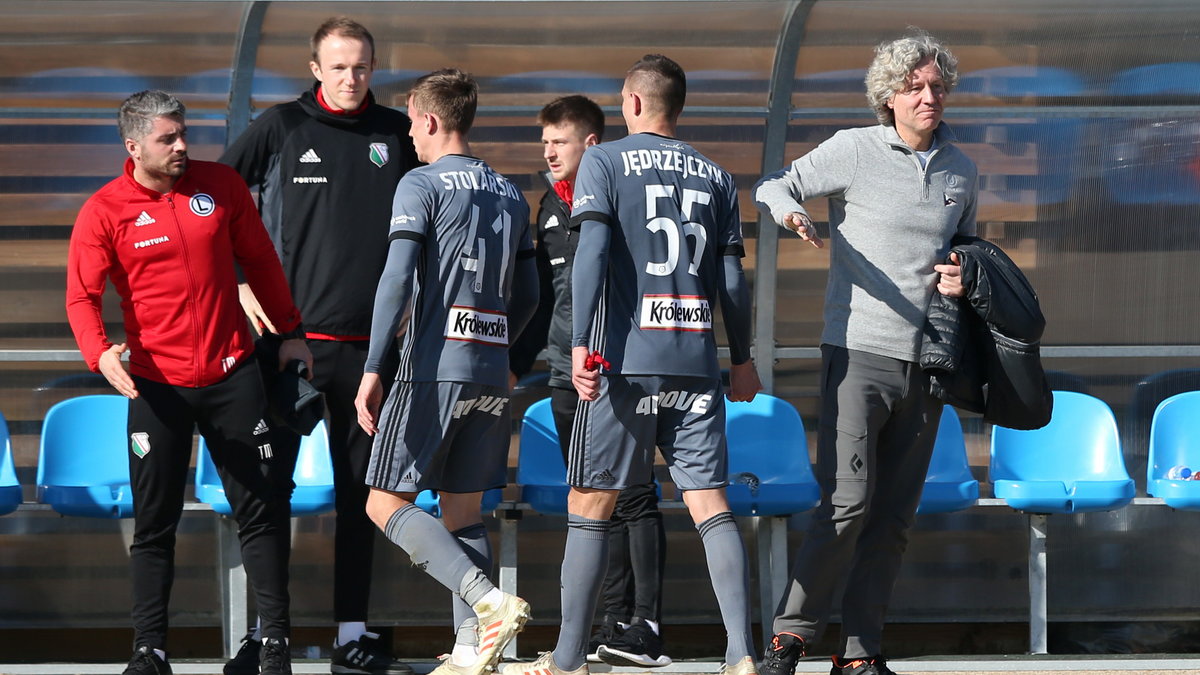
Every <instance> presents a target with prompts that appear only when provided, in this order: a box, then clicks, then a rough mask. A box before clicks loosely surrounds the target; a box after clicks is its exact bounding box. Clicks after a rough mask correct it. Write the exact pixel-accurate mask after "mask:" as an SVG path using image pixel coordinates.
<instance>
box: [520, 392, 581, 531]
mask: <svg viewBox="0 0 1200 675" xmlns="http://www.w3.org/2000/svg"><path fill="white" fill-rule="evenodd" d="M517 485H520V486H521V501H523V502H527V503H528V504H529V505H530V506H532V507H533V510H535V511H537V512H538V513H559V514H562V513H566V512H567V494H568V493H570V491H571V488H570V487H568V486H567V466H566V464H564V463H563V458H562V450H561V449H560V448H559V445H558V431H557V430H556V429H555V427H554V416H553V415H552V414H551V412H550V399H548V398H544V399H542V400H540V401H538V402H536V403H534V404H533V405H531V406H529V407H528V408H526V409H525V417H524V418H523V419H522V420H521V449H520V454H519V456H518V457H517Z"/></svg>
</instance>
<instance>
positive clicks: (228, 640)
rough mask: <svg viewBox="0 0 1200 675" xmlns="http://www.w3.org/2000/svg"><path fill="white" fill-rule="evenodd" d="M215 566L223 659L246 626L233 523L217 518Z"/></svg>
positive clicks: (239, 548)
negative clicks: (218, 591)
mask: <svg viewBox="0 0 1200 675" xmlns="http://www.w3.org/2000/svg"><path fill="white" fill-rule="evenodd" d="M217 556H218V558H219V561H220V566H219V567H218V568H217V575H218V577H219V578H218V580H217V581H218V582H219V584H220V587H221V635H222V638H223V640H222V642H224V646H225V658H227V659H228V658H233V655H234V653H236V652H237V649H238V646H239V644H240V643H241V641H242V636H243V635H245V634H246V631H247V630H248V627H249V618H248V616H247V614H248V611H249V610H248V604H247V601H246V593H247V591H248V590H249V589H248V588H247V586H246V569H245V568H244V567H242V546H241V543H240V542H239V541H238V536H237V522H235V521H234V520H233V519H232V518H226V517H224V516H218V517H217Z"/></svg>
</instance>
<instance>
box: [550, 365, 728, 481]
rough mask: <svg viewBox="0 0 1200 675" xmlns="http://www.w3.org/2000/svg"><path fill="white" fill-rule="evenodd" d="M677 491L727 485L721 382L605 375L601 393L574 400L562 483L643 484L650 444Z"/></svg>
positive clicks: (647, 478)
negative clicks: (586, 399) (575, 408)
mask: <svg viewBox="0 0 1200 675" xmlns="http://www.w3.org/2000/svg"><path fill="white" fill-rule="evenodd" d="M655 447H657V448H658V449H659V450H660V451H661V452H662V454H663V458H664V459H665V460H666V462H667V466H668V468H669V469H670V471H671V479H672V480H673V481H674V482H675V486H676V487H677V488H679V489H681V490H703V489H706V488H720V487H725V485H727V484H728V482H729V480H728V466H729V454H728V451H727V449H726V445H725V396H724V390H723V388H722V387H721V381H720V380H715V379H709V378H705V377H683V376H676V375H667V376H661V375H628V376H626V375H608V376H605V377H601V378H600V397H599V398H597V399H596V400H595V401H580V402H579V407H578V409H577V411H576V415H575V425H574V427H573V428H572V429H571V450H570V456H569V462H568V467H567V482H568V483H570V484H571V485H573V486H575V487H580V488H595V489H601V490H621V489H624V488H626V487H629V486H631V485H644V484H646V483H649V482H650V479H651V477H652V475H653V469H654V449H655Z"/></svg>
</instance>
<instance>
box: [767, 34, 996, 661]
mask: <svg viewBox="0 0 1200 675" xmlns="http://www.w3.org/2000/svg"><path fill="white" fill-rule="evenodd" d="M956 68H957V61H956V60H955V58H954V56H953V55H952V54H951V53H950V52H949V50H947V49H946V48H945V47H944V46H942V45H941V44H939V43H938V42H937V41H936V40H935V39H934V38H932V37H930V36H929V35H927V34H924V33H914V34H911V35H908V36H906V37H902V38H899V39H897V40H893V41H889V42H885V43H883V44H881V45H879V46H878V47H877V48H876V50H875V60H874V61H873V62H872V63H871V66H870V68H869V69H868V71H867V77H866V88H867V99H868V100H869V101H870V104H871V107H872V109H873V110H874V111H875V114H876V116H877V117H878V118H879V122H880V124H879V125H877V126H871V127H864V128H859V129H846V130H842V131H839V132H837V133H836V134H834V136H833V137H832V138H830V139H829V140H827V141H825V142H824V143H821V144H820V145H819V146H818V147H817V148H816V149H814V150H813V151H812V152H810V153H808V154H807V155H805V156H803V157H801V158H799V159H797V160H796V161H794V162H792V164H791V166H789V167H788V168H786V169H784V170H782V171H779V172H778V173H774V174H771V175H769V176H766V177H764V178H763V179H762V180H760V181H759V182H758V184H757V185H756V186H755V188H754V197H755V202H756V204H757V205H758V207H759V208H760V209H761V210H762V211H764V212H765V213H768V214H770V216H771V217H772V218H773V219H774V220H775V222H777V223H778V224H779V225H781V226H783V227H786V228H788V229H789V230H792V231H794V232H796V233H797V234H799V235H800V237H801V238H802V239H803V240H805V241H808V242H810V243H811V244H812V245H814V246H816V247H817V248H821V247H822V246H823V245H824V243H823V242H822V240H821V239H820V237H819V236H818V234H817V231H816V228H815V227H813V223H812V220H811V219H810V218H809V216H808V213H807V212H806V211H805V210H804V208H803V207H802V206H801V205H800V203H801V202H803V201H805V200H807V199H812V198H814V197H828V198H829V238H830V241H831V243H832V247H831V248H832V251H831V254H830V260H829V284H828V287H827V290H826V295H825V329H824V332H823V333H822V335H821V356H822V370H821V373H822V376H821V419H820V425H819V431H818V434H817V476H818V480H819V482H820V484H821V492H822V500H821V504H820V506H818V507H817V510H816V512H815V513H814V515H813V517H812V520H811V522H810V526H809V529H808V532H807V534H806V535H805V537H804V540H803V544H802V545H801V547H800V551H799V553H798V555H797V559H796V562H795V566H794V568H793V569H792V579H791V583H790V584H789V587H788V589H787V591H786V592H785V594H784V597H783V599H782V600H781V601H780V604H779V608H778V610H777V611H776V618H775V625H774V633H775V636H774V638H773V639H772V641H771V646H770V647H769V648H768V650H767V653H766V656H765V657H764V659H763V661H762V663H761V664H760V665H759V668H758V672H759V673H760V675H792V673H793V672H794V671H795V667H796V660H797V659H798V658H799V657H800V656H802V655H803V654H804V650H805V646H806V644H808V643H811V642H812V641H813V640H815V639H817V638H818V637H820V635H821V633H822V632H823V631H824V629H825V627H826V624H827V622H828V618H829V615H830V612H831V611H832V609H833V607H834V605H835V603H836V601H837V600H839V598H838V597H837V596H835V592H837V589H839V588H841V587H842V585H843V584H844V588H845V590H844V592H843V593H842V595H841V597H840V600H841V612H842V636H841V644H840V648H839V651H838V654H837V655H836V656H834V658H833V671H832V672H833V673H834V674H835V675H886V674H888V673H891V672H892V671H891V670H890V669H888V667H887V665H886V664H885V662H884V659H883V657H882V656H881V651H882V649H881V642H882V633H883V622H884V611H885V609H886V608H887V605H888V600H889V597H890V596H891V593H892V586H893V585H894V582H895V579H896V574H897V571H898V570H899V568H900V557H901V554H902V553H903V552H904V549H905V546H906V544H907V538H908V535H907V532H908V529H909V527H910V526H911V525H912V522H913V517H914V515H915V513H916V509H917V504H918V502H919V501H920V497H921V489H922V486H923V484H924V480H925V472H926V470H927V469H928V465H929V458H930V454H931V453H932V450H933V441H934V437H935V436H936V435H937V427H938V420H939V419H940V413H941V404H940V402H939V401H938V400H937V399H936V398H934V397H933V396H932V395H930V393H929V382H928V377H927V376H925V375H924V373H923V372H922V370H921V368H920V366H919V364H918V363H917V360H918V359H917V357H918V351H919V348H920V343H921V333H922V329H923V327H924V325H925V315H926V309H927V308H928V306H929V303H930V300H931V299H932V298H933V294H934V293H942V294H944V295H948V296H952V297H959V296H961V295H962V294H963V289H962V284H961V280H960V275H959V268H958V266H957V265H956V264H943V263H944V261H945V259H946V256H947V253H948V252H949V250H950V240H951V239H952V238H953V237H954V236H955V235H960V234H962V235H974V234H975V208H976V201H977V200H976V196H977V185H976V184H977V175H978V174H977V171H976V168H975V165H974V163H972V162H971V160H970V159H968V158H967V157H966V155H964V154H963V153H962V152H961V151H960V150H959V149H958V148H956V147H955V146H954V141H955V138H954V135H953V133H951V131H950V129H949V127H947V126H946V124H944V123H943V122H942V112H943V106H944V104H945V101H946V97H947V95H948V94H949V92H950V90H951V89H953V87H954V84H955V83H956V82H957V79H958V75H957V70H956Z"/></svg>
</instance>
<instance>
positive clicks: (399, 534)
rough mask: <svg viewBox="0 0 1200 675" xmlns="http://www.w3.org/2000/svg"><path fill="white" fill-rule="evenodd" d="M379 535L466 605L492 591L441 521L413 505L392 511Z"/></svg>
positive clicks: (488, 583)
mask: <svg viewBox="0 0 1200 675" xmlns="http://www.w3.org/2000/svg"><path fill="white" fill-rule="evenodd" d="M383 533H384V535H386V536H387V538H388V539H389V540H391V542H392V543H394V544H395V545H397V546H399V547H400V548H402V549H404V552H405V553H407V554H408V557H409V558H411V559H412V564H413V565H415V566H416V567H419V568H421V570H423V571H424V572H425V573H426V574H428V575H429V576H431V577H433V578H434V579H436V580H437V582H438V583H439V584H441V585H443V586H445V587H446V588H448V589H450V591H451V592H454V593H458V594H459V596H460V597H461V598H462V599H463V601H464V602H466V603H467V605H468V606H470V605H474V604H475V603H476V602H479V599H480V598H482V597H483V596H484V595H485V594H486V593H487V592H488V591H490V590H492V589H493V588H495V586H493V585H492V582H491V581H489V580H488V578H487V576H486V575H484V573H483V570H480V569H479V568H478V567H476V566H475V563H473V562H471V559H470V558H469V557H467V554H466V553H465V552H463V549H462V546H460V545H459V543H458V540H457V539H455V538H454V536H453V535H451V534H450V533H449V532H447V531H446V528H445V527H443V526H442V523H441V521H439V520H438V519H437V518H434V517H433V516H431V515H429V514H428V513H425V512H424V511H422V510H421V509H420V508H418V507H417V506H416V505H414V504H407V505H405V506H403V507H401V508H399V509H396V512H395V513H393V514H392V517H391V518H388V523H387V527H386V528H385V529H384V531H383Z"/></svg>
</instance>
